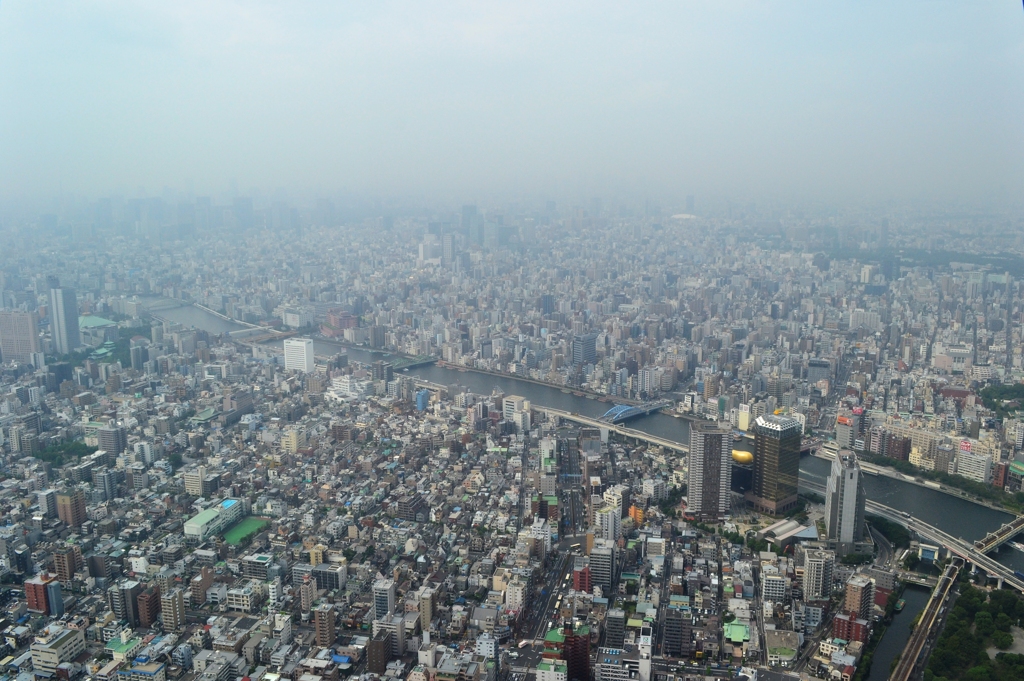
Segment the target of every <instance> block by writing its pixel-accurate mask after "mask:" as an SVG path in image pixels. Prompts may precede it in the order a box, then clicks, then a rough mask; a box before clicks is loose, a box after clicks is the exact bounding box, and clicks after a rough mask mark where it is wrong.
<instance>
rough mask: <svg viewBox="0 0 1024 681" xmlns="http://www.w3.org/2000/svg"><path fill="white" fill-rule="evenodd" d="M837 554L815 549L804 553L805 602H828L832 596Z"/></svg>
mask: <svg viewBox="0 0 1024 681" xmlns="http://www.w3.org/2000/svg"><path fill="white" fill-rule="evenodd" d="M835 564H836V554H835V553H834V552H832V551H824V550H821V549H815V550H812V551H807V552H806V553H804V600H805V601H827V600H828V599H829V598H830V597H831V596H832V572H833V568H835Z"/></svg>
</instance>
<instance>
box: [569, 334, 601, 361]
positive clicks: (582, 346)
mask: <svg viewBox="0 0 1024 681" xmlns="http://www.w3.org/2000/svg"><path fill="white" fill-rule="evenodd" d="M596 361H597V334H596V333H584V334H581V335H578V336H574V337H573V339H572V363H573V365H574V366H582V365H584V364H593V363H594V362H596Z"/></svg>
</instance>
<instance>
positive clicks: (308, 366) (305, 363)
mask: <svg viewBox="0 0 1024 681" xmlns="http://www.w3.org/2000/svg"><path fill="white" fill-rule="evenodd" d="M284 368H285V369H286V370H288V371H291V370H295V371H302V372H304V373H307V374H311V373H313V340H312V339H311V338H286V339H285V341H284Z"/></svg>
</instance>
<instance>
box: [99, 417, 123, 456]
mask: <svg viewBox="0 0 1024 681" xmlns="http://www.w3.org/2000/svg"><path fill="white" fill-rule="evenodd" d="M96 438H97V439H98V440H99V446H100V449H102V450H103V451H105V452H106V453H107V455H108V456H111V457H118V456H121V454H123V453H124V451H125V450H126V449H128V434H127V431H125V429H124V428H123V427H121V426H114V425H109V424H108V425H106V426H102V427H100V428H97V429H96Z"/></svg>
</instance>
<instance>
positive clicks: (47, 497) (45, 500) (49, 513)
mask: <svg viewBox="0 0 1024 681" xmlns="http://www.w3.org/2000/svg"><path fill="white" fill-rule="evenodd" d="M36 498H37V499H38V500H39V512H40V513H41V514H43V516H44V517H47V518H56V517H57V491H56V490H52V489H44V490H42V491H41V492H36Z"/></svg>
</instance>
